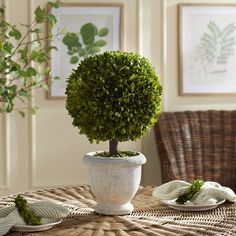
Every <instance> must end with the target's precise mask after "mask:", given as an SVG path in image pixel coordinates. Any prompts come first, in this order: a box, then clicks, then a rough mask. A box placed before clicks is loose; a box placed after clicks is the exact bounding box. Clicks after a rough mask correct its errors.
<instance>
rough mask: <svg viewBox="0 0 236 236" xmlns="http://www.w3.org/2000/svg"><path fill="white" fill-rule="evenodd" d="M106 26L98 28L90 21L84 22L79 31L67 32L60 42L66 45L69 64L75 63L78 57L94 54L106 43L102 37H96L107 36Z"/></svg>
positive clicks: (82, 57)
mask: <svg viewBox="0 0 236 236" xmlns="http://www.w3.org/2000/svg"><path fill="white" fill-rule="evenodd" d="M108 33H109V29H108V28H101V29H98V28H97V26H96V25H94V24H92V23H90V22H89V23H86V24H84V25H82V26H81V29H80V33H78V34H76V33H74V32H67V33H66V34H65V36H64V37H63V39H62V42H63V43H64V44H65V45H66V47H67V53H68V55H69V56H71V58H70V63H71V64H77V63H78V61H79V60H80V59H84V58H87V57H88V56H91V55H95V54H97V53H98V52H100V51H101V47H104V46H105V45H107V42H106V41H105V40H104V39H98V38H101V37H105V36H107V35H108Z"/></svg>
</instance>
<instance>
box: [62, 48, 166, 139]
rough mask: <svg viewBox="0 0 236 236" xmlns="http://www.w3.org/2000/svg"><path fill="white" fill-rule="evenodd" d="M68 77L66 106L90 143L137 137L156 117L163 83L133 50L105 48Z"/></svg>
mask: <svg viewBox="0 0 236 236" xmlns="http://www.w3.org/2000/svg"><path fill="white" fill-rule="evenodd" d="M67 82H68V84H67V87H66V95H67V99H66V109H67V110H68V112H69V114H70V115H71V117H72V118H73V125H74V126H76V127H78V128H79V129H80V134H85V135H86V136H87V137H88V139H89V141H90V142H92V141H93V140H96V141H97V142H99V141H106V140H116V141H117V142H119V141H127V140H136V139H138V138H140V137H141V136H142V135H143V134H144V133H145V132H146V131H148V130H149V128H151V127H152V126H153V125H154V123H155V122H156V121H157V118H158V115H159V113H160V110H161V92H162V87H161V84H160V80H159V77H158V75H157V74H156V72H155V70H154V68H153V67H152V65H151V64H150V62H149V61H148V60H147V59H146V58H144V57H141V56H139V55H138V54H135V53H128V52H120V51H109V52H104V53H102V54H98V55H95V56H92V57H89V58H86V59H85V60H83V61H81V63H80V64H79V66H78V68H77V69H76V70H74V71H73V73H72V74H71V75H70V77H69V78H68V81H67Z"/></svg>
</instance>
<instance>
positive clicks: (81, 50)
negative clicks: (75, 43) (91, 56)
mask: <svg viewBox="0 0 236 236" xmlns="http://www.w3.org/2000/svg"><path fill="white" fill-rule="evenodd" d="M85 54H86V50H85V49H84V48H81V49H80V50H79V56H80V57H83V56H85Z"/></svg>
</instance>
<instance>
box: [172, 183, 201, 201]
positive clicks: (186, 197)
mask: <svg viewBox="0 0 236 236" xmlns="http://www.w3.org/2000/svg"><path fill="white" fill-rule="evenodd" d="M203 184H204V181H203V180H199V179H197V180H194V181H193V182H192V184H191V186H190V187H189V188H188V190H187V191H186V192H185V193H183V194H181V195H180V196H179V197H178V198H177V199H176V200H175V201H176V202H177V203H178V204H184V203H185V202H187V201H189V200H191V199H192V197H193V196H194V194H196V193H197V192H198V191H199V190H200V188H201V187H202V186H203Z"/></svg>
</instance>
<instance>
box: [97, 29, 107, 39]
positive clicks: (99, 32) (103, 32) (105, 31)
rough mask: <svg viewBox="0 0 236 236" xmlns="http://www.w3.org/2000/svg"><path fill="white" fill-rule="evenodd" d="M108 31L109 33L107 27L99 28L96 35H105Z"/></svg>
mask: <svg viewBox="0 0 236 236" xmlns="http://www.w3.org/2000/svg"><path fill="white" fill-rule="evenodd" d="M108 33H109V29H108V28H101V29H100V30H99V31H98V36H99V37H105V36H106V35H107V34H108Z"/></svg>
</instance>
